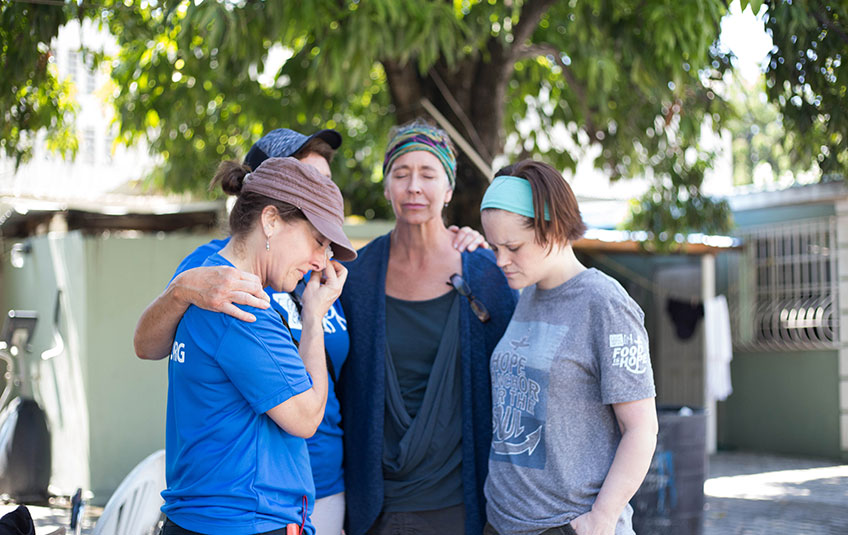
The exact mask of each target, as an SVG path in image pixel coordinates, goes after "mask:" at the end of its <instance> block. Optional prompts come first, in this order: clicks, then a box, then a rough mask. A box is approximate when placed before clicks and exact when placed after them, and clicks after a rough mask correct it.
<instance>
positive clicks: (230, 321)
mask: <svg viewBox="0 0 848 535" xmlns="http://www.w3.org/2000/svg"><path fill="white" fill-rule="evenodd" d="M203 265H210V266H228V265H232V264H230V263H229V262H227V260H226V259H224V258H223V257H221V256H220V255H218V254H213V255H212V256H210V257H209V258H208V259H207V260H206V262H205V263H204V264H203ZM243 308H244V309H245V310H248V311H249V312H251V313H253V314H255V315H256V321H255V322H253V323H246V322H243V321H239V320H237V319H235V318H233V317H231V316H228V315H226V314H223V313H219V312H210V311H208V310H203V309H201V308H198V307H196V306H190V307H189V308H188V310H187V311H186V313H185V314H184V315H183V318H182V321H180V324H179V326H178V327H177V332H176V335H175V337H174V345H173V349H172V351H171V357H170V361H169V362H168V409H167V423H166V438H165V448H166V457H165V458H166V475H167V481H168V488H167V489H166V490H165V491H163V492H162V497H163V498H164V499H165V505H163V506H162V511H163V512H164V513H165V514H166V515H168V518H170V519H171V520H173V521H174V522H175V523H176V524H178V525H179V526H181V527H183V528H185V529H188V530H191V531H198V532H201V533H221V532H222V531H226V532H227V533H231V534H234V535H240V534H252V533H259V532H265V531H271V530H275V529H280V528H285V526H286V525H287V524H289V523H295V524H298V525H299V524H300V523H301V521H302V518H303V515H304V513H306V515H307V516H308V515H309V514H310V513H311V510H312V504H313V501H314V495H315V487H314V485H313V483H312V474H311V470H310V467H309V453H308V451H307V448H306V441H305V440H304V439H302V438H299V437H296V436H293V435H290V434H288V433H286V432H285V431H283V430H282V429H281V428H280V427H279V426H277V424H276V423H274V421H273V420H272V419H271V418H270V417H269V416H267V415H266V414H265V413H266V412H267V411H268V410H270V409H272V408H273V407H276V406H277V405H279V404H280V403H283V402H284V401H286V400H288V399H290V398H291V397H293V396H296V395H297V394H300V393H302V392H305V391H306V390H308V389H309V388H311V386H312V381H311V379H310V378H309V375H308V374H307V372H306V369H305V368H304V366H303V361H302V360H301V358H300V356H299V355H298V352H297V349H296V348H295V346H294V343H293V342H292V339H291V337H290V336H289V335H288V333H287V332H286V330H285V328H284V327H283V324H282V320H281V319H280V317H279V315H278V314H277V313H276V312H275V311H274V310H271V309H268V310H260V309H256V308H250V307H243ZM304 497H305V499H306V502H307V504H308V508H307V511H306V512H304V511H303V502H304ZM313 532H314V528H313V527H312V525H311V524H310V523H309V521H308V520H307V533H310V534H312V533H313Z"/></svg>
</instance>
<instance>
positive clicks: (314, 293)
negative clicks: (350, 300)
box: [302, 260, 347, 321]
mask: <svg viewBox="0 0 848 535" xmlns="http://www.w3.org/2000/svg"><path fill="white" fill-rule="evenodd" d="M345 280H347V269H346V268H345V267H344V266H343V265H341V264H340V263H339V262H336V261H335V260H329V261H328V262H327V266H326V267H325V268H324V269H323V270H322V271H315V272H313V273H312V276H311V277H310V278H309V282H308V283H306V289H305V290H304V291H303V312H302V315H303V316H304V320H305V319H306V316H311V317H312V318H313V319H317V320H319V321H320V320H321V318H323V317H324V315H325V314H326V313H327V311H328V310H330V307H331V306H333V303H335V302H336V300H337V299H338V298H339V296H340V295H341V293H342V288H343V287H344V283H345Z"/></svg>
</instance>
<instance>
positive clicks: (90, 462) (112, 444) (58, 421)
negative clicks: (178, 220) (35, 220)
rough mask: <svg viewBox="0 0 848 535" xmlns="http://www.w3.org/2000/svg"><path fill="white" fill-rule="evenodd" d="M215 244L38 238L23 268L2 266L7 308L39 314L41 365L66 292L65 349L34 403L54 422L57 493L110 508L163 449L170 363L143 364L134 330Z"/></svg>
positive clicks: (187, 238) (193, 239)
mask: <svg viewBox="0 0 848 535" xmlns="http://www.w3.org/2000/svg"><path fill="white" fill-rule="evenodd" d="M209 238H210V236H205V235H188V234H169V235H160V236H155V235H141V236H137V237H114V236H113V237H108V236H84V235H82V234H80V233H79V232H71V233H68V234H60V235H52V236H50V237H48V236H39V237H35V238H32V244H33V252H32V253H31V254H30V255H28V257H27V259H26V265H25V266H24V268H22V269H15V268H12V267H11V266H9V265H8V263H6V264H5V265H4V266H3V271H4V274H3V278H2V284H3V286H2V304H3V306H4V307H5V308H4V310H5V309H9V308H28V309H34V310H37V311H38V313H39V324H38V326H37V328H36V333H35V337H34V338H33V341H32V346H33V356H35V357H36V359H37V357H38V356H39V355H41V353H42V352H43V351H44V350H46V349H48V348H51V347H53V346H54V345H55V343H56V342H55V338H54V334H53V328H52V318H53V307H54V302H55V298H56V293H57V290H58V289H60V288H61V289H62V309H61V315H60V322H59V326H60V328H59V331H60V333H61V335H62V338H63V340H64V344H65V351H64V352H62V353H61V354H60V355H58V356H56V357H54V358H52V359H50V360H48V361H44V362H42V364H41V366H40V374H39V375H40V379H39V381H38V398H37V399H39V402H41V403H42V406H43V407H44V408H45V410H46V411H47V413H48V418H49V419H50V424H51V434H52V440H53V477H52V479H51V485H53V489H52V490H53V491H54V492H56V493H63V494H69V493H72V492H73V491H74V490H75V489H76V488H77V487H83V488H85V489H90V490H92V491H93V492H94V495H95V496H94V500H93V501H94V503H99V504H103V503H105V501H106V500H107V499H108V498H109V496H110V495H111V493H112V492H113V491H114V489H115V488H116V487H117V485H118V484H119V483H120V481H121V480H122V479H123V478H124V476H125V475H126V474H127V473H128V472H129V471H130V470H131V469H132V467H133V466H135V464H136V463H138V462H139V461H140V460H141V459H143V458H144V457H145V456H147V455H148V454H149V453H151V452H153V451H155V450H157V449H160V448H162V447H164V429H165V402H166V391H167V371H166V370H167V364H166V363H165V361H162V362H146V361H140V360H139V359H137V358H136V357H135V355H134V352H133V348H132V338H133V331H134V328H135V323H136V321H137V320H138V317H139V315H140V314H141V312H142V310H143V309H144V307H145V306H147V304H148V303H149V302H150V301H151V300H152V299H153V298H154V297H155V296H156V295H158V294H159V293H160V292H161V291H162V289H163V288H164V287H165V285H166V284H167V282H168V280H169V279H170V277H171V275H172V274H173V270H174V268H175V267H176V265H177V263H178V262H179V260H180V259H182V257H183V256H185V254H187V253H188V252H189V251H191V250H192V249H193V248H194V247H196V246H197V245H199V244H201V243H205V242H206V241H208V239H209ZM36 359H33V360H36ZM37 360H40V359H37Z"/></svg>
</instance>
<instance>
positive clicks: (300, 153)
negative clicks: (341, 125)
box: [292, 137, 336, 163]
mask: <svg viewBox="0 0 848 535" xmlns="http://www.w3.org/2000/svg"><path fill="white" fill-rule="evenodd" d="M312 153H315V154H317V155H318V156H321V157H322V158H324V159H325V160H327V163H331V162H332V161H333V156H335V155H336V151H335V150H334V149H333V147H331V146H330V144H329V143H327V142H326V141H324V140H323V139H321V138H318V137H313V138H312V139H310V140H309V141H307V142H306V143H304V144H303V146H302V147H300V148H299V149H297V152H295V153H294V154H292V156H293V157H294V158H295V159H297V160H302V159H303V158H306V157H307V156H309V155H310V154H312Z"/></svg>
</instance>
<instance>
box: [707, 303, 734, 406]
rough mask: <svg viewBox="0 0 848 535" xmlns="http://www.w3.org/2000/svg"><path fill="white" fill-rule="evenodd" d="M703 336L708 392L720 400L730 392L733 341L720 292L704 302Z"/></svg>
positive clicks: (725, 305)
mask: <svg viewBox="0 0 848 535" xmlns="http://www.w3.org/2000/svg"><path fill="white" fill-rule="evenodd" d="M704 336H705V337H706V344H705V352H706V355H705V357H706V359H707V392H708V393H709V395H710V397H711V398H712V399H715V400H718V401H723V400H725V399H727V396H729V395H730V394H732V393H733V385H732V384H731V381H730V361H731V360H733V343H732V340H731V338H730V314H729V313H728V310H727V299H726V298H725V297H724V296H723V295H719V296H716V297H713V298H712V299H708V300H707V301H705V302H704Z"/></svg>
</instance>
